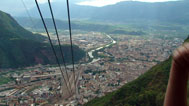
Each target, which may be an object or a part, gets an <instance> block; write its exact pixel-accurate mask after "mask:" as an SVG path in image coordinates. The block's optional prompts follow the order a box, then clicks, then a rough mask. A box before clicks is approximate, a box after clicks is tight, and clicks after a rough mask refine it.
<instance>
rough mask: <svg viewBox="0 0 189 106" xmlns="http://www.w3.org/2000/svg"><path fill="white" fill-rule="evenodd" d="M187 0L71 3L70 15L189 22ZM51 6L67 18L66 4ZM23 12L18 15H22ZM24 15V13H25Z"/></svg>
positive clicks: (45, 9)
mask: <svg viewBox="0 0 189 106" xmlns="http://www.w3.org/2000/svg"><path fill="white" fill-rule="evenodd" d="M188 5H189V1H187V0H182V1H171V2H157V3H147V2H136V1H125V2H120V3H117V4H115V5H109V6H104V7H92V6H81V5H76V4H71V6H70V10H71V17H72V18H73V19H79V20H83V19H87V20H97V21H103V22H104V21H105V22H110V21H111V22H128V21H144V20H154V21H164V22H174V23H181V24H186V23H187V24H188V23H189V18H188V17H189V11H188V10H189V6H188ZM40 6H41V9H42V11H43V14H44V16H45V17H46V18H50V12H49V8H48V4H42V5H40ZM52 7H53V10H54V14H55V17H56V18H57V19H67V13H66V5H65V3H63V2H53V3H52ZM29 12H30V14H32V17H39V15H38V11H37V9H36V8H32V9H30V10H29ZM24 14H25V13H23V14H21V15H20V16H24ZM25 16H26V15H25Z"/></svg>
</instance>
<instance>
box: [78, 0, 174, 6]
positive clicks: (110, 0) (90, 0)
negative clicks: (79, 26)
mask: <svg viewBox="0 0 189 106" xmlns="http://www.w3.org/2000/svg"><path fill="white" fill-rule="evenodd" d="M121 1H140V2H167V1H176V0H87V1H83V2H80V3H78V4H79V5H88V6H97V7H102V6H106V5H112V4H116V3H118V2H121Z"/></svg>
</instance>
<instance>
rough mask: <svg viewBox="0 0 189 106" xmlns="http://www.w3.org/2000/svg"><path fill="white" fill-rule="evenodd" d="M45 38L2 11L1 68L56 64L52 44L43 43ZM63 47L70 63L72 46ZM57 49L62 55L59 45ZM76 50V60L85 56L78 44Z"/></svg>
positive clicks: (0, 21) (0, 22)
mask: <svg viewBox="0 0 189 106" xmlns="http://www.w3.org/2000/svg"><path fill="white" fill-rule="evenodd" d="M45 40H46V37H44V36H41V35H39V34H33V33H31V32H29V31H27V30H25V29H24V28H22V27H21V26H20V25H19V24H18V23H17V22H16V21H15V20H14V19H13V18H12V17H11V16H10V15H9V14H6V13H4V12H2V11H0V41H1V42H0V68H17V67H25V66H32V65H36V64H56V61H55V57H54V55H53V52H52V50H51V48H50V45H49V44H47V43H43V41H45ZM62 48H63V51H64V54H65V60H66V62H67V63H70V62H71V53H70V51H71V50H70V46H69V45H63V46H62ZM55 49H56V50H57V54H58V56H59V57H60V51H59V48H58V46H55ZM74 51H75V61H79V60H80V59H81V58H83V57H84V56H85V52H84V51H83V50H81V49H80V48H79V47H78V46H74ZM60 61H61V60H60ZM61 62H62V61H61Z"/></svg>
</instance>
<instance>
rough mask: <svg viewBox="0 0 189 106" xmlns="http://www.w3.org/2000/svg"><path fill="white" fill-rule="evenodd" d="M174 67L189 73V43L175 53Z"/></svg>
mask: <svg viewBox="0 0 189 106" xmlns="http://www.w3.org/2000/svg"><path fill="white" fill-rule="evenodd" d="M173 65H174V68H176V69H178V70H183V71H187V70H188V69H189V43H185V44H184V45H182V46H181V47H179V48H178V49H176V50H175V51H174V54H173Z"/></svg>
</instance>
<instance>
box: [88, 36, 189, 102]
mask: <svg viewBox="0 0 189 106" xmlns="http://www.w3.org/2000/svg"><path fill="white" fill-rule="evenodd" d="M186 41H187V42H188V41H189V39H187V40H186ZM171 61H172V57H170V58H169V59H167V60H166V61H164V62H162V63H160V64H158V65H156V66H154V67H152V68H151V69H150V70H148V71H147V72H146V73H145V74H143V75H141V76H140V77H139V78H137V79H136V80H134V81H132V82H130V83H128V84H126V85H124V86H123V87H122V88H121V89H119V90H117V91H115V92H112V93H109V94H107V95H106V96H104V97H101V98H95V99H93V100H91V101H89V102H88V103H87V104H85V106H163V101H164V96H165V92H166V87H167V83H168V78H169V71H170V67H171ZM188 95H189V93H188Z"/></svg>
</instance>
